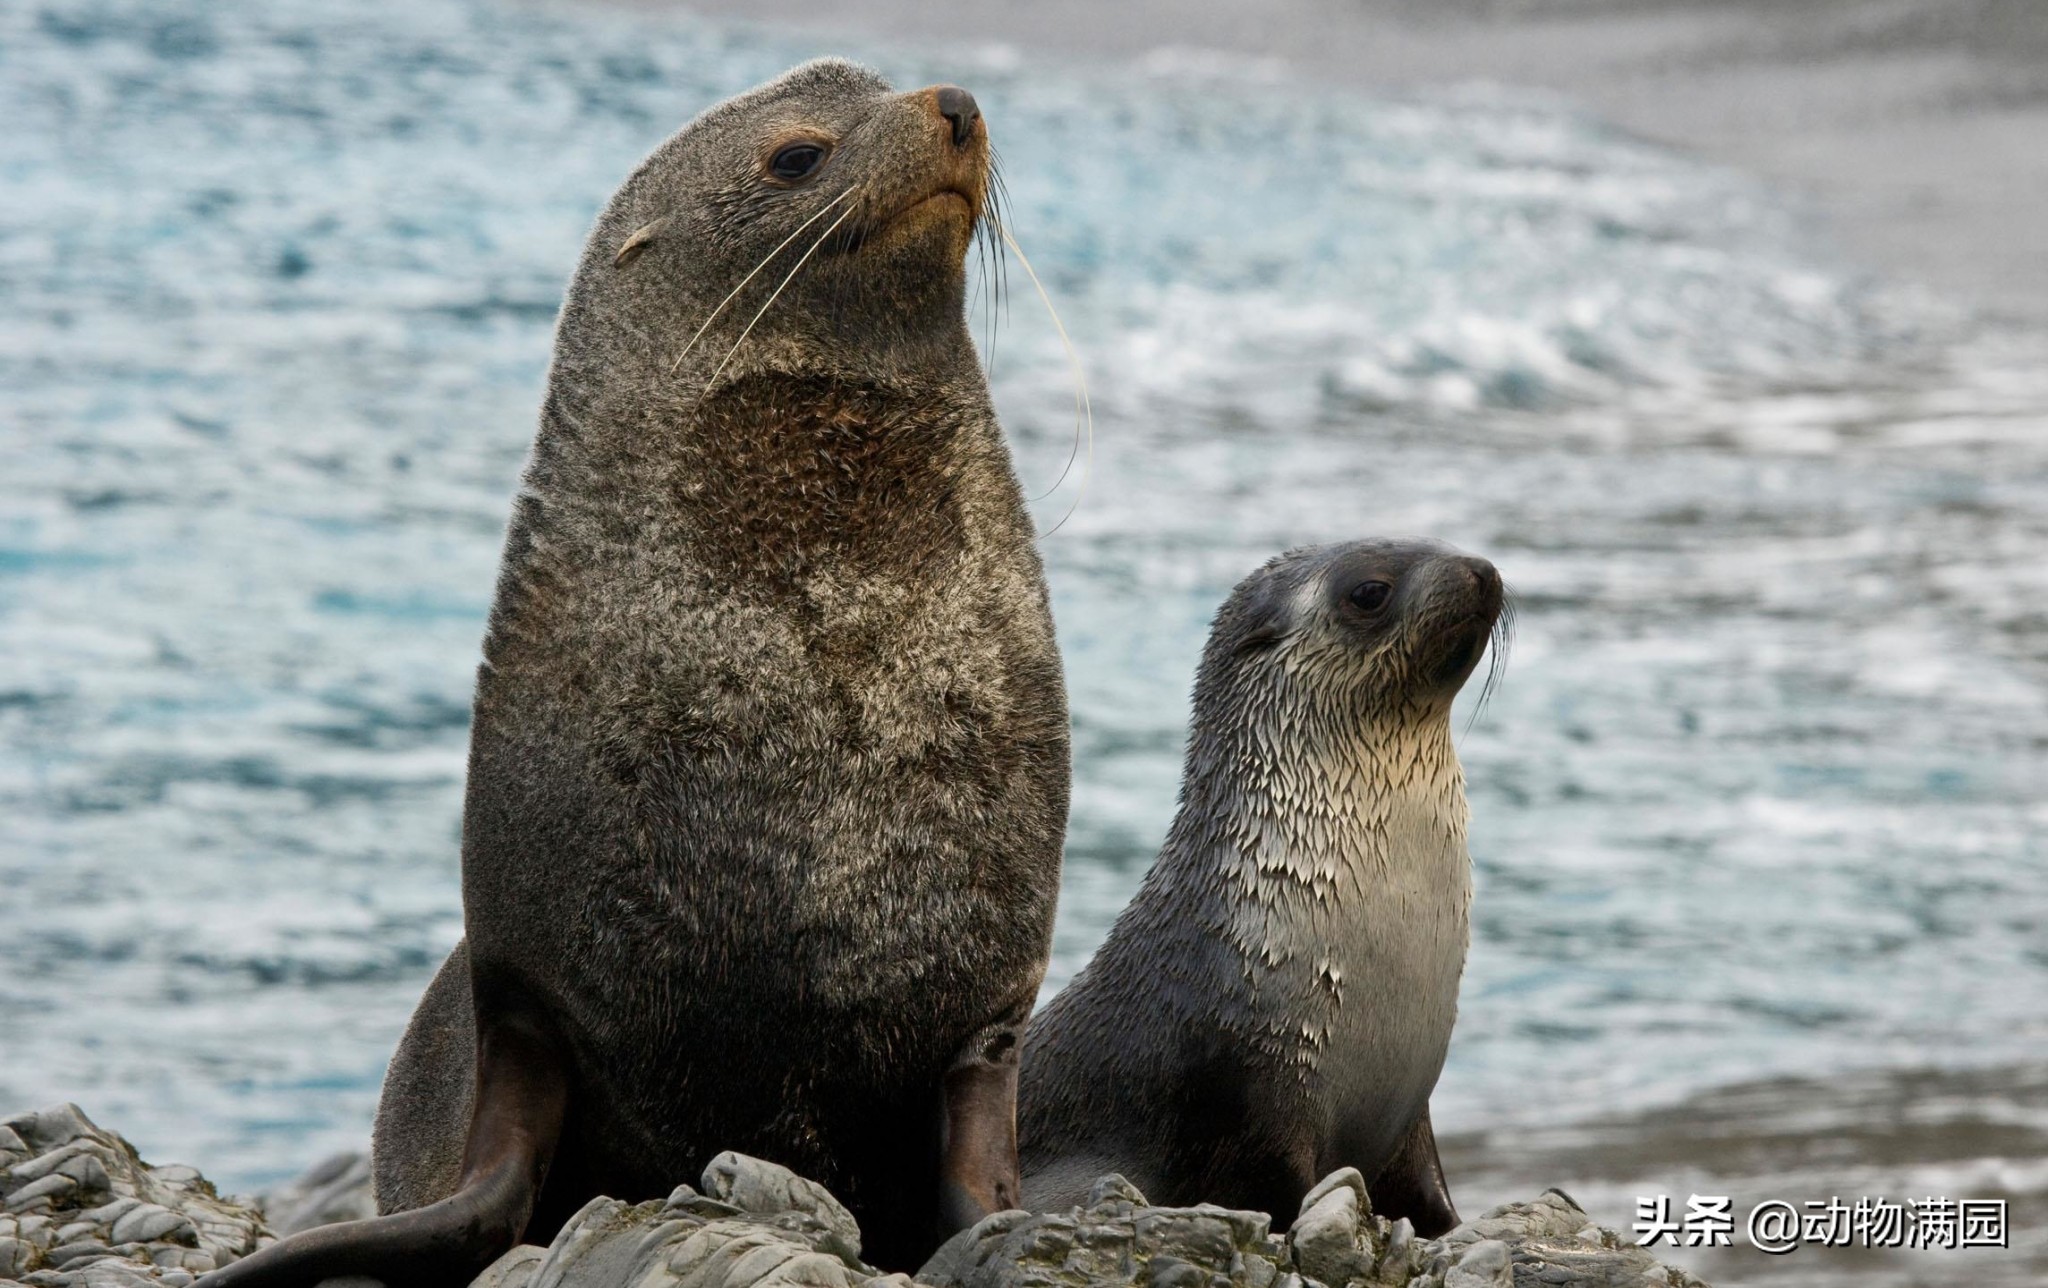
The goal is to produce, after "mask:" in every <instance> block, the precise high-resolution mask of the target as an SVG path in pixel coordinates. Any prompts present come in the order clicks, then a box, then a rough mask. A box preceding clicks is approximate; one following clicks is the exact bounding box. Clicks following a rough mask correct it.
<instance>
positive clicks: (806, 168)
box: [768, 143, 825, 179]
mask: <svg viewBox="0 0 2048 1288" xmlns="http://www.w3.org/2000/svg"><path fill="white" fill-rule="evenodd" d="M824 163H825V149H824V148H822V147H820V146H818V145H817V144H815V143H792V144H790V145H789V146H788V147H786V148H784V149H782V151H780V152H777V153H776V154H775V156H774V157H773V158H772V159H771V160H770V161H769V162H768V169H769V170H770V171H772V172H773V173H774V175H775V177H776V178H778V179H801V178H803V177H804V176H805V175H807V174H809V173H810V172H811V171H813V170H815V169H817V168H818V167H819V166H821V165H823V164H824Z"/></svg>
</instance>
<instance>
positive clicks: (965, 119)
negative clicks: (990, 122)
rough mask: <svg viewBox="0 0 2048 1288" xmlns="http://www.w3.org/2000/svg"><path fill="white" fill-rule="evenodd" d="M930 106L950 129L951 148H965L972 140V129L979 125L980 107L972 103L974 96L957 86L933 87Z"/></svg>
mask: <svg viewBox="0 0 2048 1288" xmlns="http://www.w3.org/2000/svg"><path fill="white" fill-rule="evenodd" d="M932 106H933V107H934V108H935V109H936V110H937V111H938V114H939V116H940V117H941V118H942V119H944V120H945V121H946V123H947V124H948V125H949V126H951V127H952V131H953V146H954V147H956V148H964V147H966V146H967V144H968V142H969V141H970V140H972V139H973V138H974V127H975V126H977V125H979V124H980V123H981V105H980V104H979V103H976V102H975V101H974V95H972V94H970V93H968V92H967V91H966V90H964V89H961V88H960V87H959V86H958V85H938V86H934V87H933V89H932Z"/></svg>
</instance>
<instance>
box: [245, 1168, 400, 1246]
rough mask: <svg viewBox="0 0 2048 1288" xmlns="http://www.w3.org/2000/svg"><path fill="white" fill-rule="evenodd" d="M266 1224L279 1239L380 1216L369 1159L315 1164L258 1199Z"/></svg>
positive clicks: (258, 1207)
mask: <svg viewBox="0 0 2048 1288" xmlns="http://www.w3.org/2000/svg"><path fill="white" fill-rule="evenodd" d="M256 1208H257V1210H258V1211H260V1212H262V1213H263V1219H264V1222H265V1224H267V1225H269V1227H270V1228H271V1230H272V1231H273V1232H274V1233H275V1234H276V1235H277V1236H278V1237H279V1238H283V1237H284V1236H286V1235H288V1234H297V1233H298V1232H299V1231H301V1230H310V1229H313V1228H314V1227H315V1226H321V1225H333V1224H335V1223H336V1222H338V1221H361V1220H364V1219H366V1218H368V1217H373V1216H375V1215H377V1198H376V1195H375V1194H374V1193H373V1192H372V1191H371V1187H370V1156H369V1155H368V1154H367V1153H360V1152H350V1153H344V1154H334V1155H331V1156H329V1157H328V1158H326V1159H323V1160H322V1161H320V1162H318V1163H316V1164H314V1165H313V1166H312V1167H311V1168H309V1169H308V1170H307V1171H306V1172H305V1173H304V1174H303V1175H301V1176H299V1177H298V1178H297V1179H295V1180H292V1181H289V1182H287V1183H286V1184H284V1185H280V1186H278V1187H277V1188H276V1189H274V1190H267V1191H265V1192H264V1193H262V1194H260V1195H258V1196H257V1198H256Z"/></svg>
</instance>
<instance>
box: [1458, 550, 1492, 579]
mask: <svg viewBox="0 0 2048 1288" xmlns="http://www.w3.org/2000/svg"><path fill="white" fill-rule="evenodd" d="M1458 562H1459V564H1461V565H1462V566H1463V567H1464V569H1465V575H1466V576H1467V577H1469V578H1471V579H1472V584H1473V585H1475V586H1498V585H1499V584H1500V570H1499V569H1497V568H1495V567H1494V566H1493V565H1492V564H1490V563H1488V562H1486V560H1484V559H1475V558H1473V557H1472V556H1471V555H1462V556H1460V557H1459V559H1458Z"/></svg>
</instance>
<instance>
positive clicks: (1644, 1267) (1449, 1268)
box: [1409, 1190, 1707, 1288]
mask: <svg viewBox="0 0 2048 1288" xmlns="http://www.w3.org/2000/svg"><path fill="white" fill-rule="evenodd" d="M1418 1263H1419V1265H1420V1267H1421V1270H1422V1273H1421V1274H1420V1275H1418V1276H1417V1277H1416V1278H1415V1279H1414V1280H1413V1281H1412V1282H1411V1283H1410V1285H1409V1288H1552V1286H1553V1285H1566V1286H1569V1285H1583V1286H1584V1288H1707V1285H1706V1284H1705V1283H1704V1282H1703V1281H1702V1280H1700V1279H1698V1278H1696V1277H1694V1276H1693V1275H1690V1274H1688V1273H1686V1272H1685V1271H1683V1270H1681V1269H1679V1268H1678V1267H1676V1266H1668V1265H1665V1264H1663V1263H1662V1262H1660V1261H1658V1260H1657V1259H1656V1258H1655V1257H1653V1256H1651V1255H1650V1254H1649V1253H1648V1252H1647V1251H1645V1250H1644V1249H1642V1248H1639V1247H1637V1246H1636V1245H1635V1243H1634V1242H1633V1241H1632V1240H1630V1239H1628V1238H1627V1237H1626V1236H1624V1235H1621V1234H1617V1233H1616V1232H1614V1231H1612V1230H1606V1229H1602V1228H1601V1227H1600V1226H1598V1225H1595V1224H1594V1223H1593V1219H1592V1218H1591V1217H1589V1216H1587V1215H1586V1213H1585V1210H1584V1209H1583V1208H1581V1207H1580V1206H1579V1205H1578V1204H1577V1203H1575V1202H1573V1201H1572V1197H1571V1196H1570V1195H1569V1194H1566V1193H1565V1192H1564V1191H1563V1190H1545V1191H1544V1192H1543V1193H1542V1194H1540V1195H1538V1196H1537V1197H1536V1199H1535V1201H1534V1202H1531V1203H1510V1204H1508V1205H1506V1206H1505V1207H1497V1208H1495V1209H1493V1210H1492V1211H1491V1212H1488V1213H1487V1214H1486V1215H1485V1216H1482V1217H1480V1218H1479V1219H1478V1220H1476V1221H1467V1222H1466V1223H1465V1224H1463V1225H1461V1226H1459V1227H1458V1228H1457V1229H1455V1230H1452V1231H1451V1232H1450V1233H1449V1234H1446V1235H1445V1236H1444V1237H1443V1238H1441V1239H1436V1240H1432V1241H1431V1242H1429V1243H1426V1244H1423V1245H1422V1248H1421V1251H1420V1255H1419V1257H1418Z"/></svg>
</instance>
